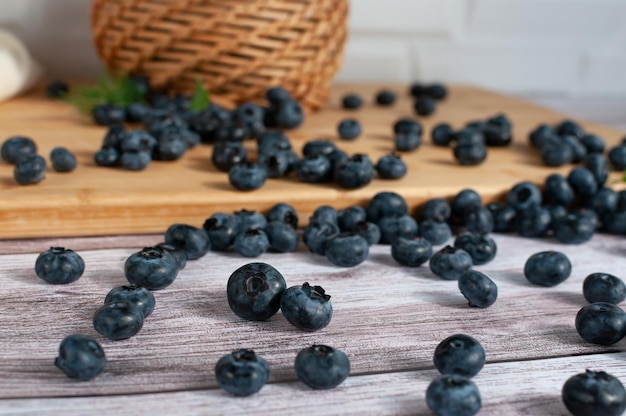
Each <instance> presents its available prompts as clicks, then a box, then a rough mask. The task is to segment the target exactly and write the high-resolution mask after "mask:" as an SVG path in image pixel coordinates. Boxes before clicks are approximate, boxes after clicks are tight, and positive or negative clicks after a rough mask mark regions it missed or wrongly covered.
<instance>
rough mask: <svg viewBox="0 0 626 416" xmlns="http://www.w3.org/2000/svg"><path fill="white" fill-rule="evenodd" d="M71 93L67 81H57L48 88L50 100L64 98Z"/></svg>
mask: <svg viewBox="0 0 626 416" xmlns="http://www.w3.org/2000/svg"><path fill="white" fill-rule="evenodd" d="M68 92H70V87H69V85H67V83H66V82H65V81H61V80H55V81H52V82H50V83H49V84H48V85H47V86H46V95H47V96H48V97H50V98H56V99H60V98H64V97H65V96H66V95H67V93H68Z"/></svg>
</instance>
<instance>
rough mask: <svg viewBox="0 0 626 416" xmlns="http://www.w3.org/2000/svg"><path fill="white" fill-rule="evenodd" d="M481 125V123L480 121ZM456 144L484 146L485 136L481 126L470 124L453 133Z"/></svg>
mask: <svg viewBox="0 0 626 416" xmlns="http://www.w3.org/2000/svg"><path fill="white" fill-rule="evenodd" d="M480 123H481V125H482V124H483V123H482V122H480ZM454 140H455V141H456V143H457V145H472V146H485V136H484V134H483V132H482V127H471V124H469V125H468V126H466V127H465V128H463V129H461V130H459V131H458V132H456V133H455V134H454Z"/></svg>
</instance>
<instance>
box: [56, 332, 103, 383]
mask: <svg viewBox="0 0 626 416" xmlns="http://www.w3.org/2000/svg"><path fill="white" fill-rule="evenodd" d="M106 364H107V359H106V355H105V354H104V350H103V349H102V347H101V346H100V344H98V342H97V341H96V340H95V339H93V338H91V337H89V336H87V335H80V334H72V335H68V336H67V337H65V338H64V339H63V341H61V345H59V356H58V357H57V358H56V359H55V360H54V365H55V366H56V367H57V368H59V369H60V370H61V371H63V372H64V373H65V374H66V375H67V376H68V377H69V378H77V379H79V380H83V381H87V380H91V379H93V378H94V377H96V376H97V375H98V374H100V373H101V372H102V370H104V367H105V366H106Z"/></svg>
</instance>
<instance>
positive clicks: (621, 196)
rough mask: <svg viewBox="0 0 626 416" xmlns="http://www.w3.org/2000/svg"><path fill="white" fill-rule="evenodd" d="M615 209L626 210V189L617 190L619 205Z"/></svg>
mask: <svg viewBox="0 0 626 416" xmlns="http://www.w3.org/2000/svg"><path fill="white" fill-rule="evenodd" d="M615 209H616V210H617V211H618V212H623V211H626V189H622V190H621V191H618V192H617V206H616V207H615Z"/></svg>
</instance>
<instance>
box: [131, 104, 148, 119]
mask: <svg viewBox="0 0 626 416" xmlns="http://www.w3.org/2000/svg"><path fill="white" fill-rule="evenodd" d="M149 112H150V107H149V106H147V105H146V104H144V103H130V104H128V105H127V106H126V110H125V113H126V121H127V122H129V123H139V122H141V120H143V119H144V117H146V116H147V115H148V113H149Z"/></svg>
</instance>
